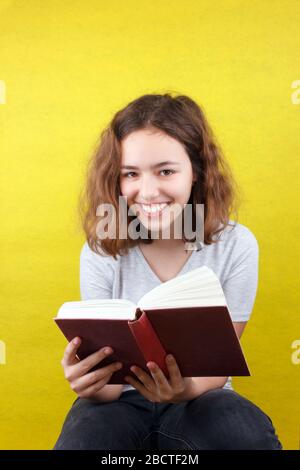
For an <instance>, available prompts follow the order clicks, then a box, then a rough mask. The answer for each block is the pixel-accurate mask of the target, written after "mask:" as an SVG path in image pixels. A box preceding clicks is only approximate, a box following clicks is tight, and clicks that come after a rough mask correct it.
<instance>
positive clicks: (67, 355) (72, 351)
mask: <svg viewBox="0 0 300 470" xmlns="http://www.w3.org/2000/svg"><path fill="white" fill-rule="evenodd" d="M80 344H81V339H80V338H79V337H78V336H76V337H75V338H73V339H72V341H70V342H69V343H68V345H67V347H66V349H65V352H64V357H63V359H62V361H61V363H62V365H64V366H70V365H73V364H76V363H77V362H79V359H77V358H76V353H77V350H78V348H79V346H80Z"/></svg>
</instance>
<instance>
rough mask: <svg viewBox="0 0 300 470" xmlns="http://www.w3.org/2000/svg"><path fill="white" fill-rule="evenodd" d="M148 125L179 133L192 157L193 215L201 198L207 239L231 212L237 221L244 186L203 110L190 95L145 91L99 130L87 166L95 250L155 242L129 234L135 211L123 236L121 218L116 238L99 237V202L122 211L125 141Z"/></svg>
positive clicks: (85, 215) (82, 202) (86, 219)
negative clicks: (97, 228)
mask: <svg viewBox="0 0 300 470" xmlns="http://www.w3.org/2000/svg"><path fill="white" fill-rule="evenodd" d="M148 128H152V129H153V128H155V129H157V130H158V131H163V132H165V133H166V134H168V135H169V136H171V137H173V138H175V139H177V141H179V142H180V143H181V144H182V145H183V146H184V148H185V150H186V152H187V154H188V156H189V158H190V161H191V165H192V168H193V170H194V171H195V174H196V175H197V181H196V182H195V184H194V185H193V186H192V191H191V196H190V199H189V201H188V203H191V204H192V205H193V206H192V207H193V209H192V211H193V217H194V216H195V207H196V204H204V244H207V245H210V244H212V243H216V242H217V241H218V239H215V235H216V234H218V233H219V232H221V231H223V229H224V228H225V227H227V226H228V225H231V224H230V214H231V213H234V214H235V220H236V221H237V208H238V195H239V188H238V187H237V184H236V182H235V180H234V178H233V175H232V172H231V169H230V168H229V165H228V164H227V162H226V160H225V158H224V156H223V154H222V152H221V150H220V146H219V145H218V143H217V141H216V138H215V136H214V135H213V132H212V130H211V128H210V126H209V124H208V122H207V119H206V117H205V115H204V112H203V110H202V109H201V108H200V106H199V105H198V104H197V103H196V102H195V101H193V100H192V99H191V98H190V97H188V96H186V95H177V96H174V97H173V96H172V95H171V93H165V94H146V95H143V96H141V97H139V98H137V99H135V100H134V101H132V102H130V103H129V104H128V105H127V106H125V107H124V108H123V109H121V110H120V111H118V112H117V113H116V114H115V116H114V117H113V119H112V120H111V122H110V123H109V125H108V126H107V127H106V128H105V129H104V130H103V131H102V133H101V134H100V137H99V141H98V142H97V143H96V147H95V150H94V152H93V154H92V156H91V158H90V161H89V163H88V166H87V169H86V175H85V184H84V187H83V189H82V191H81V193H80V195H79V203H78V211H79V212H78V213H79V217H80V224H81V226H82V227H83V230H84V232H85V235H86V239H87V242H88V245H89V247H90V248H91V249H92V250H93V251H94V252H95V253H98V254H99V253H101V251H102V252H104V253H106V254H108V255H111V256H113V257H114V258H116V255H123V254H127V253H128V249H129V248H131V247H133V246H134V245H136V244H137V243H139V241H141V242H143V243H152V242H153V240H151V238H150V239H141V240H133V239H131V238H130V237H129V234H128V225H129V223H130V222H131V221H132V220H133V219H135V216H130V215H129V216H128V218H127V222H128V225H127V234H128V236H127V238H126V239H120V238H119V237H118V234H119V228H118V224H116V226H115V229H116V234H117V236H116V238H114V239H112V238H106V239H100V238H99V237H98V236H97V233H96V227H97V224H98V223H99V220H100V217H99V216H98V215H97V207H98V206H99V205H100V204H105V203H106V204H107V203H109V204H111V205H112V206H113V207H114V209H115V213H116V214H117V217H118V216H119V213H120V207H119V197H120V196H121V192H120V166H121V141H122V139H124V138H125V137H126V136H127V135H129V134H130V133H131V132H133V131H136V130H140V129H148ZM117 220H118V219H117ZM194 222H195V221H193V226H194Z"/></svg>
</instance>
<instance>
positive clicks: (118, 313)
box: [56, 299, 136, 320]
mask: <svg viewBox="0 0 300 470" xmlns="http://www.w3.org/2000/svg"><path fill="white" fill-rule="evenodd" d="M135 311H136V305H135V304H134V303H133V302H131V301H130V300H127V299H93V300H80V301H77V302H65V303H64V304H63V305H62V306H61V307H60V309H59V310H58V313H57V316H56V318H101V319H104V320H105V319H106V320H109V319H113V320H126V319H128V320H132V319H134V318H135Z"/></svg>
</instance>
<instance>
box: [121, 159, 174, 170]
mask: <svg viewBox="0 0 300 470" xmlns="http://www.w3.org/2000/svg"><path fill="white" fill-rule="evenodd" d="M164 165H179V162H172V161H170V160H166V161H164V162H160V163H156V165H152V166H151V167H150V168H152V169H153V168H159V167H160V166H164ZM121 169H122V170H138V167H137V166H133V165H123V166H121Z"/></svg>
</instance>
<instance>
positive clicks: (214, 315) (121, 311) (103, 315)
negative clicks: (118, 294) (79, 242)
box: [54, 266, 250, 384]
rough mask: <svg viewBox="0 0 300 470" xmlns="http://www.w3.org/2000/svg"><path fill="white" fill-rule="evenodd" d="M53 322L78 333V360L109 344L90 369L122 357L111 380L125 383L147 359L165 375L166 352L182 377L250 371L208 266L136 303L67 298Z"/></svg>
mask: <svg viewBox="0 0 300 470" xmlns="http://www.w3.org/2000/svg"><path fill="white" fill-rule="evenodd" d="M54 321H55V322H56V324H57V325H58V326H59V328H60V329H61V331H62V332H63V334H64V335H65V337H66V338H67V340H68V341H71V340H72V339H73V338H74V337H75V336H79V337H81V339H82V342H81V345H80V347H79V348H78V351H77V357H78V359H80V360H81V359H84V358H85V357H87V356H88V355H90V354H92V353H93V352H95V351H97V350H98V349H101V348H102V347H104V346H110V347H111V348H112V349H113V351H114V352H113V354H111V355H110V356H109V357H107V358H105V359H103V360H102V361H101V362H100V363H99V364H98V365H97V366H95V367H94V368H93V369H91V370H95V369H97V368H99V367H104V366H106V365H108V364H110V363H112V362H115V361H120V362H122V364H123V367H122V369H120V370H118V371H116V372H114V373H113V375H112V377H111V379H110V381H109V382H108V383H110V384H126V383H127V382H126V381H125V380H124V377H125V376H126V375H131V376H134V375H133V374H132V372H131V371H130V367H131V366H132V365H137V366H139V367H141V368H143V369H144V370H145V371H146V372H148V373H150V372H149V369H148V368H147V365H146V364H147V362H148V361H154V362H156V363H157V364H158V366H159V367H160V368H161V369H162V371H163V372H164V373H165V375H166V377H167V378H169V375H168V369H167V366H166V363H165V357H166V355H167V354H169V353H171V354H173V356H174V357H175V359H176V361H177V364H178V366H179V368H180V372H181V375H182V376H183V377H201V376H203V377H210V376H211V377H212V376H245V375H250V372H249V369H248V366H247V363H246V360H245V357H244V355H243V352H242V348H241V345H240V342H239V339H238V336H237V335H236V332H235V330H234V327H233V323H232V320H231V317H230V313H229V309H228V305H227V303H226V299H225V296H224V292H223V290H222V287H221V284H220V281H219V279H218V277H217V276H216V274H215V273H214V272H213V271H212V270H211V269H210V268H208V267H207V266H202V267H200V268H196V269H194V270H192V271H189V272H188V273H186V274H183V275H181V276H176V277H175V278H173V279H171V280H169V281H166V282H163V283H161V284H160V285H158V286H157V287H155V288H154V289H152V290H151V291H149V292H147V293H146V294H145V295H144V296H143V297H141V298H140V300H139V301H138V303H137V305H135V304H134V303H133V302H131V301H130V300H126V299H95V300H82V301H76V302H65V303H64V304H63V305H62V306H61V307H60V309H59V310H58V313H57V316H56V317H55V318H54ZM134 377H135V376H134ZM135 378H136V377H135Z"/></svg>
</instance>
